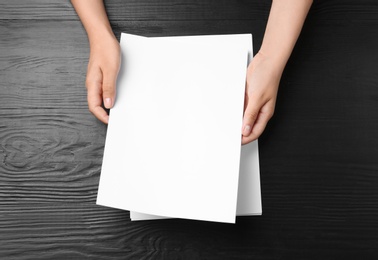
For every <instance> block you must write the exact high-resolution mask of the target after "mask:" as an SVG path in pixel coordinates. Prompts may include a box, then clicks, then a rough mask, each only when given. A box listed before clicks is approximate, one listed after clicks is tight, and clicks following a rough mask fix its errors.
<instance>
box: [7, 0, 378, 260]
mask: <svg viewBox="0 0 378 260" xmlns="http://www.w3.org/2000/svg"><path fill="white" fill-rule="evenodd" d="M106 7H107V10H108V13H109V17H110V20H111V24H112V27H113V29H114V31H115V33H116V34H117V35H119V33H120V32H121V31H124V32H128V33H134V34H140V35H145V36H166V35H193V34H225V33H252V34H253V36H254V49H255V52H256V51H257V50H258V49H259V46H260V45H261V41H262V36H263V32H264V28H265V24H266V21H267V17H268V13H269V8H270V2H269V1H265V0H254V1H242V0H239V1H226V0H224V1H223V0H211V1H210V0H209V1H200V0H198V1H189V0H176V1H174V0H165V1H155V0H129V1H121V0H118V1H107V2H106ZM88 54H89V46H88V42H87V37H86V34H85V31H84V29H83V27H82V25H81V23H80V21H79V20H78V18H77V16H76V13H75V12H74V10H73V8H72V6H71V4H70V3H69V1H67V0H65V1H62V0H52V1H43V0H33V1H22V0H3V1H1V3H0V79H1V80H0V259H17V260H18V259H378V2H377V1H373V0H363V1H361V0H329V1H322V2H318V3H316V4H315V5H314V6H313V7H312V9H311V11H310V15H309V16H308V19H307V21H306V24H305V26H304V29H303V31H302V34H301V36H300V39H299V41H298V43H297V46H296V48H295V50H294V53H293V55H292V57H291V59H290V60H289V63H288V65H287V67H286V69H285V72H284V75H283V78H282V82H281V86H280V90H279V97H278V102H277V107H276V113H275V116H274V118H273V119H272V120H271V122H270V123H269V125H268V128H267V130H266V131H265V133H264V134H263V136H262V137H261V138H260V163H261V182H262V183H261V184H262V198H263V215H262V216H260V217H240V218H238V219H237V224H235V225H230V224H219V223H209V222H200V221H190V220H161V221H145V222H137V223H135V222H130V221H129V213H128V212H126V211H121V210H116V209H111V208H105V207H101V206H97V205H95V200H96V195H97V187H98V181H99V174H100V168H101V161H102V155H103V148H104V141H105V133H106V126H105V125H103V124H101V123H100V122H99V121H97V119H95V118H94V117H93V116H92V115H91V114H90V113H89V111H88V109H87V103H86V90H85V87H84V81H85V73H86V64H87V61H88Z"/></svg>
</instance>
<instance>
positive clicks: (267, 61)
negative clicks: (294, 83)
mask: <svg viewBox="0 0 378 260" xmlns="http://www.w3.org/2000/svg"><path fill="white" fill-rule="evenodd" d="M253 61H254V62H253V63H254V64H256V65H257V64H263V67H264V68H266V69H267V70H269V71H270V73H271V74H272V75H273V76H275V77H277V78H281V75H282V72H283V70H284V68H285V65H286V62H287V60H286V59H284V58H282V57H279V56H275V55H274V54H271V53H266V52H264V50H261V49H260V50H259V52H258V53H257V54H256V55H255V56H254V57H253Z"/></svg>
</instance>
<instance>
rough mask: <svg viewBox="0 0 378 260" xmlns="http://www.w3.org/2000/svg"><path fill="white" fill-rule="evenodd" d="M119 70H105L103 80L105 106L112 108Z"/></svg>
mask: <svg viewBox="0 0 378 260" xmlns="http://www.w3.org/2000/svg"><path fill="white" fill-rule="evenodd" d="M117 74H118V73H117V72H112V71H105V72H104V73H103V81H102V97H103V102H104V106H105V108H107V109H109V108H112V107H113V105H114V100H115V95H116V82H117Z"/></svg>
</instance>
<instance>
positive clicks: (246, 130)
mask: <svg viewBox="0 0 378 260" xmlns="http://www.w3.org/2000/svg"><path fill="white" fill-rule="evenodd" d="M250 133H251V126H250V125H246V126H244V129H243V135H244V136H248V135H249V134H250Z"/></svg>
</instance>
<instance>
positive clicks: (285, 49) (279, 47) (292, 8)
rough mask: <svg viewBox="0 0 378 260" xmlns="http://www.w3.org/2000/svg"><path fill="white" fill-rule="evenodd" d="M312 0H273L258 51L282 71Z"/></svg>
mask: <svg viewBox="0 0 378 260" xmlns="http://www.w3.org/2000/svg"><path fill="white" fill-rule="evenodd" d="M311 4H312V0H273V3H272V7H271V10H270V14H269V19H268V24H267V26H266V30H265V34H264V39H263V43H262V45H261V49H260V51H259V53H260V54H261V55H263V56H265V58H268V59H270V60H271V61H272V64H276V68H275V69H276V70H278V71H279V72H280V73H282V71H283V69H284V67H285V65H286V63H287V60H288V59H289V57H290V54H291V52H292V50H293V48H294V45H295V43H296V41H297V39H298V36H299V34H300V31H301V29H302V26H303V23H304V21H305V19H306V16H307V13H308V11H309V9H310V7H311Z"/></svg>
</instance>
